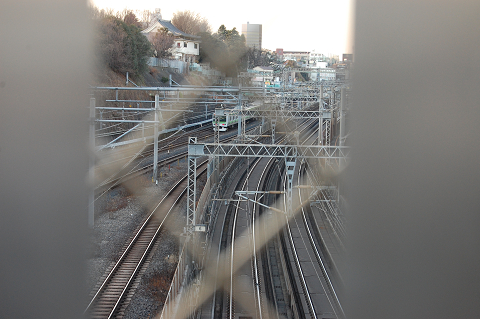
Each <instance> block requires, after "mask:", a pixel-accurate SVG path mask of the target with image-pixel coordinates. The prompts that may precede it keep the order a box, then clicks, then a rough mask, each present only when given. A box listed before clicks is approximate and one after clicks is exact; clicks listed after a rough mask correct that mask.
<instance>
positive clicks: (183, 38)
mask: <svg viewBox="0 0 480 319" xmlns="http://www.w3.org/2000/svg"><path fill="white" fill-rule="evenodd" d="M162 28H166V29H168V32H169V33H171V34H173V36H174V39H175V42H174V44H173V47H172V49H171V50H172V55H173V56H174V57H175V59H177V60H180V61H183V62H189V63H193V62H195V60H196V57H197V56H198V55H199V54H200V37H198V36H195V35H191V34H188V33H185V32H182V31H180V30H179V29H178V28H177V27H175V26H174V25H173V24H172V23H171V22H170V21H168V20H162V18H161V16H157V18H156V19H155V20H154V21H153V22H152V23H151V24H150V26H149V27H148V28H146V29H145V30H143V31H142V34H144V35H145V36H146V37H147V39H149V40H150V39H151V37H152V36H154V35H155V33H157V31H158V30H159V29H162Z"/></svg>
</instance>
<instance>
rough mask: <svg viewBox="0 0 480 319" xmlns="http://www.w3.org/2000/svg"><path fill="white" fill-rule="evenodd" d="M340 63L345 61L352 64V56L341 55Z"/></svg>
mask: <svg viewBox="0 0 480 319" xmlns="http://www.w3.org/2000/svg"><path fill="white" fill-rule="evenodd" d="M342 61H343V62H347V61H350V62H353V54H351V53H344V54H342Z"/></svg>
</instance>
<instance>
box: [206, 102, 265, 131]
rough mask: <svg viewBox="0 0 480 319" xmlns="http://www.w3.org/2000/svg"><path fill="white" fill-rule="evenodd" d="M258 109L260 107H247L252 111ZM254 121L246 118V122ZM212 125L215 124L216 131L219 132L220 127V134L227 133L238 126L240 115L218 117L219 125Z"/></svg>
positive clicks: (248, 117)
mask: <svg viewBox="0 0 480 319" xmlns="http://www.w3.org/2000/svg"><path fill="white" fill-rule="evenodd" d="M256 107H258V106H250V107H246V108H245V109H246V110H252V109H255V108H256ZM252 119H253V118H252V117H251V116H247V117H246V118H245V121H250V120H252ZM212 124H213V130H214V131H216V130H217V126H218V130H219V131H220V132H225V131H227V130H228V129H230V128H232V127H234V126H237V125H238V114H227V115H225V116H219V117H217V123H216V122H215V121H213V122H212ZM217 124H218V125H217Z"/></svg>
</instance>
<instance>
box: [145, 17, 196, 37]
mask: <svg viewBox="0 0 480 319" xmlns="http://www.w3.org/2000/svg"><path fill="white" fill-rule="evenodd" d="M162 27H163V28H167V29H168V31H169V32H171V33H172V34H173V35H174V36H180V37H186V38H193V39H200V37H199V36H196V35H192V34H188V33H185V32H183V31H180V30H179V29H178V28H177V27H176V26H174V25H173V24H172V22H171V21H169V20H162V19H158V20H157V21H156V22H155V23H154V24H153V25H151V26H150V27H148V28H146V29H145V30H143V31H142V33H150V32H153V31H155V30H156V29H158V28H162Z"/></svg>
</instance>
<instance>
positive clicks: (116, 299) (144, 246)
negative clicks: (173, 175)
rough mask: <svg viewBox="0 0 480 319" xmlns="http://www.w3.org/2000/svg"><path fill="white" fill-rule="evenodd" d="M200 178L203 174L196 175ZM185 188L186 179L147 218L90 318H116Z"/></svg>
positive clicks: (95, 302)
mask: <svg viewBox="0 0 480 319" xmlns="http://www.w3.org/2000/svg"><path fill="white" fill-rule="evenodd" d="M197 171H201V172H205V171H206V163H205V162H204V163H202V164H201V165H200V166H199V167H198V168H197ZM197 176H200V174H198V173H197ZM186 185H187V176H185V177H184V178H183V179H181V180H180V181H179V182H178V183H177V184H175V185H174V186H173V187H172V188H171V189H170V191H169V192H168V194H166V195H165V196H164V197H163V199H162V200H161V201H160V203H159V204H158V205H157V206H156V207H155V209H154V210H153V211H152V213H151V214H150V215H149V216H148V217H147V219H146V220H145V222H144V223H143V224H142V226H141V227H140V229H139V231H138V232H137V234H136V235H135V236H134V238H133V239H132V241H131V242H130V244H129V245H128V246H127V248H126V249H125V251H124V253H123V254H122V256H121V257H120V259H119V260H118V261H117V263H116V264H115V265H114V267H113V269H112V270H111V271H110V273H109V274H108V275H107V277H106V279H105V280H104V281H103V283H102V285H101V286H100V288H99V289H98V291H97V293H96V294H95V295H94V297H93V298H92V300H91V301H90V303H89V304H88V306H87V308H86V310H85V313H86V314H88V316H89V317H90V318H113V316H114V315H115V313H116V311H117V310H118V309H119V307H120V305H121V303H122V301H123V299H124V297H125V296H126V294H127V292H128V290H129V289H130V286H131V284H132V283H133V281H134V279H135V277H136V275H137V274H138V272H139V271H140V269H141V266H142V265H143V263H144V262H145V261H146V259H147V255H148V254H149V252H150V250H151V248H152V247H153V245H154V243H155V240H156V238H157V236H158V234H159V233H160V231H161V229H162V225H163V223H164V222H165V220H166V218H167V217H168V215H169V213H170V212H171V211H172V210H173V207H174V206H175V205H176V203H177V202H178V200H179V199H180V198H181V196H182V195H183V194H184V193H185V190H186Z"/></svg>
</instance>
